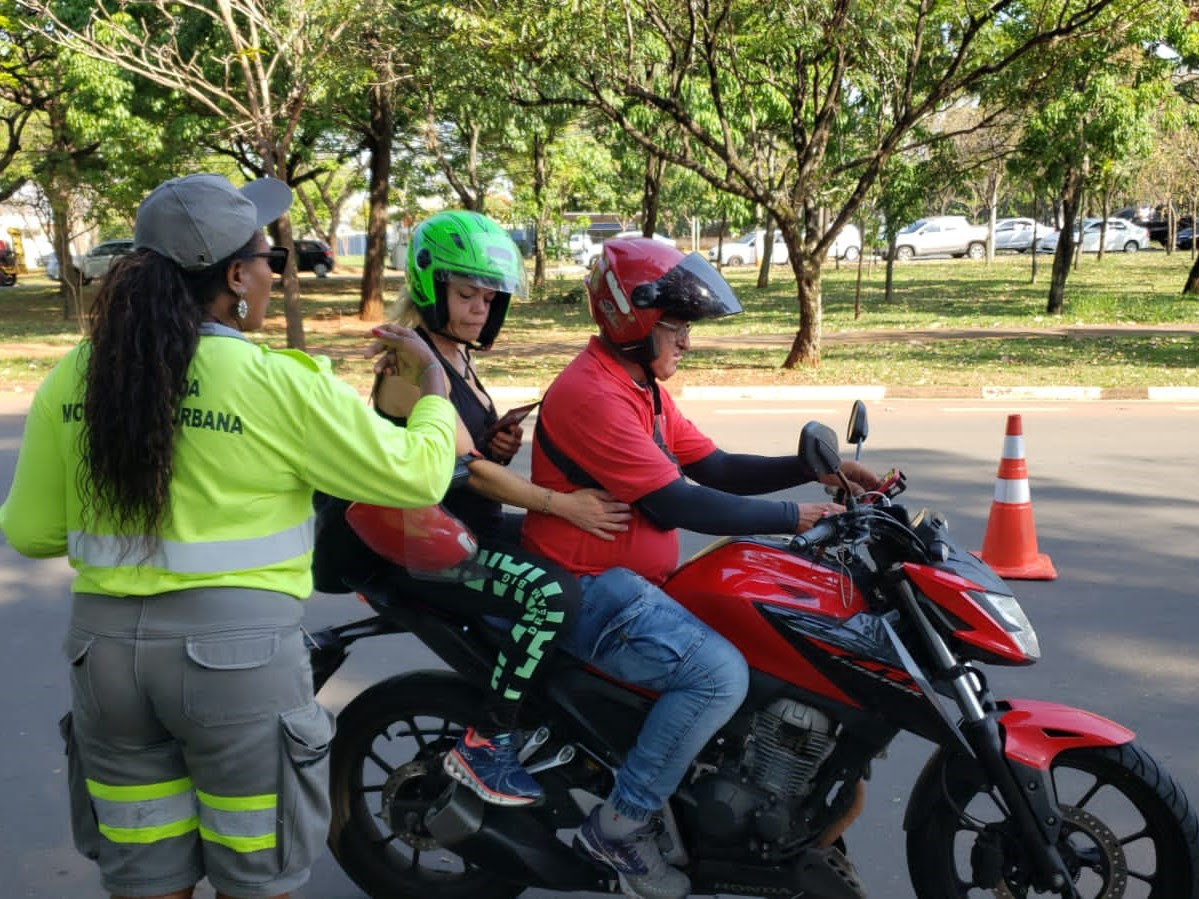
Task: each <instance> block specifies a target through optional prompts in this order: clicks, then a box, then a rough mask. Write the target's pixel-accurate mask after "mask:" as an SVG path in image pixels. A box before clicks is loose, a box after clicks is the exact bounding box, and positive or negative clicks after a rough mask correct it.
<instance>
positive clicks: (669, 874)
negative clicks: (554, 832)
mask: <svg viewBox="0 0 1199 899" xmlns="http://www.w3.org/2000/svg"><path fill="white" fill-rule="evenodd" d="M599 810H600V806H598V805H597V806H596V807H595V808H594V809H592V810H591V814H590V815H588V816H587V820H586V821H584V822H583V826H582V827H580V828H579V835H578V837H577V840H578V842H579V843H580V844H581V845H582V847H583V848H584V849H586V850H587V852H588V853H589V854H590V855H591V857H592V858H594V859H595V860H596V861H597V862H602V863H603V864H605V865H607V866H608V867H610V868H612V870H614V871H615V872H616V874H617V876H618V877H619V878H620V888H621V890H623V891H624V894H625V895H626V896H635V897H639V899H683V897H685V896H687V895H689V894H690V892H691V880H690V879H689V878H688V877H687V875H686V874H684V873H683V872H682V871H680V870H679V869H678V868H672V867H671V866H670V865H668V864H666V860H665V859H663V858H662V850H661V849H660V848H659V847H658V840H657V835H658V827H657V825H656V823H655V822H653V821H651V822H650V823H649V824H646V825H645V827H642V828H641V829H639V830H635V831H633V832H632V833H631V834H629V835H628V836H627V837H623V838H621V839H619V840H614V839H611V838H610V837H606V836H604V833H603V830H601V829H600V822H599Z"/></svg>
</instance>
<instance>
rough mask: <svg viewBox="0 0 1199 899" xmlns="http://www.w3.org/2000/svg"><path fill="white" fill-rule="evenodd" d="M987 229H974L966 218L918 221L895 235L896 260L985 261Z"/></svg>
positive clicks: (949, 216) (952, 216) (979, 227)
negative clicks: (965, 258)
mask: <svg viewBox="0 0 1199 899" xmlns="http://www.w3.org/2000/svg"><path fill="white" fill-rule="evenodd" d="M988 233H989V230H988V228H987V226H986V225H972V224H970V222H969V221H968V220H967V219H966V217H965V216H963V215H937V216H932V217H930V218H923V219H917V220H916V221H914V222H912V223H911V224H910V225H905V226H904V227H903V228H900V229H899V233H898V234H896V235H895V258H896V259H900V260H906V259H912V258H913V257H916V256H938V255H949V256H953V257H955V258H959V257H962V256H969V257H970V258H971V259H982V258H983V257H985V256H986V255H987V235H988Z"/></svg>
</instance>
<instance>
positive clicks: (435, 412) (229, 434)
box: [0, 326, 457, 598]
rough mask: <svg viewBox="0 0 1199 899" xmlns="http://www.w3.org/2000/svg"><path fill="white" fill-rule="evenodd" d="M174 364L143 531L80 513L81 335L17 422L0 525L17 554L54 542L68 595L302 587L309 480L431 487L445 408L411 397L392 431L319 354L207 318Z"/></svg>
mask: <svg viewBox="0 0 1199 899" xmlns="http://www.w3.org/2000/svg"><path fill="white" fill-rule="evenodd" d="M203 333H204V336H202V337H201V339H200V343H199V348H198V349H197V351H196V355H195V357H194V358H193V360H192V363H191V366H190V368H189V370H188V377H187V390H186V395H185V397H184V400H183V404H182V408H181V409H180V411H179V417H178V427H177V431H176V437H175V450H174V453H175V455H174V475H173V478H172V481H171V486H170V505H169V508H168V512H167V517H166V519H165V520H164V522H163V526H162V530H161V533H160V534H159V535H158V536H159V539H158V540H157V541H150V540H147V539H146V538H145V535H125V536H122V535H118V534H117V533H116V530H115V529H114V528H113V526H112V524H111V522H110V521H109V520H108V517H107V516H105V515H103V514H101V515H100V516H99V517H98V520H95V521H92V520H85V516H84V509H83V502H82V499H81V496H80V490H79V483H78V477H77V474H78V472H79V459H80V446H79V438H80V434H81V431H82V424H83V405H82V404H83V397H84V380H83V376H84V374H85V372H86V368H87V358H88V354H89V352H90V344H88V343H87V342H84V343H82V344H81V345H80V346H79V347H76V348H75V349H74V350H72V351H71V352H70V353H69V354H68V355H67V356H66V357H65V358H64V359H63V360H62V361H61V362H60V363H59V364H58V365H57V366H55V368H54V370H53V371H52V372H51V373H50V374H49V375H48V376H47V378H46V380H45V381H44V382H43V383H42V385H41V386H40V387H39V389H38V391H37V395H36V396H35V398H34V401H33V405H32V407H31V409H30V412H29V417H28V420H27V422H26V426H25V436H24V439H23V441H22V444H21V450H20V455H19V457H18V460H17V468H16V474H15V476H14V479H13V485H12V490H11V491H10V493H9V495H8V498H7V499H6V500H5V502H4V504H3V505H2V506H0V530H2V531H3V532H4V535H5V537H6V538H7V539H8V542H9V543H10V544H11V545H12V547H13V548H14V549H16V550H17V551H18V552H20V553H23V554H25V555H27V556H33V557H37V558H44V557H50V556H59V555H64V554H65V555H66V556H67V557H68V559H69V560H70V563H71V565H72V566H73V567H74V568H75V570H76V572H77V577H76V578H75V581H74V583H73V585H72V589H73V590H75V591H76V592H86V593H100V594H107V595H114V596H151V595H154V594H157V593H163V592H167V591H172V590H183V589H190V588H195V587H214V586H216V587H228V586H236V587H250V588H257V589H263V590H273V591H277V592H281V593H287V594H290V595H293V596H296V597H300V598H304V597H306V596H308V594H309V593H311V592H312V576H311V573H310V570H309V568H310V564H311V558H312V544H313V533H312V531H313V527H312V491H313V489H314V488H315V489H318V490H323V491H324V492H326V493H329V494H331V495H333V496H339V497H344V498H346V499H355V500H363V501H366V502H370V503H376V504H379V505H390V506H400V507H417V506H427V505H431V504H433V503H436V502H438V501H440V500H441V498H442V496H443V495H444V494H445V491H446V488H447V487H448V486H449V482H450V477H451V475H452V473H453V468H454V458H455V451H454V431H455V425H456V422H457V416H456V414H455V412H454V407H453V406H452V405H451V404H450V403H449V401H448V400H445V399H443V398H441V397H435V396H429V397H424V398H422V399H421V400H420V401H419V402H418V403H417V404H416V406H415V407H414V408H413V410H412V415H411V416H410V417H409V419H408V426H407V427H406V428H399V427H396V426H395V425H393V424H391V423H390V422H388V421H386V420H384V419H382V418H380V417H379V416H378V415H376V414H375V413H374V412H373V411H372V410H371V409H370V408H369V407H368V406H367V405H366V404H365V403H364V402H363V401H362V399H361V398H360V397H359V396H358V394H357V393H356V392H355V391H354V390H353V388H351V387H350V386H349V385H347V384H345V383H344V382H342V381H340V380H338V379H337V378H336V377H334V376H333V374H332V373H331V372H330V371H329V369H328V365H327V360H326V364H321V363H320V362H318V361H317V360H315V359H313V358H312V357H310V356H307V355H305V354H303V353H300V352H298V351H293V350H281V351H274V350H269V349H266V348H264V347H260V346H257V345H256V344H253V343H251V342H250V341H248V340H246V339H245V338H244V337H242V336H241V335H240V334H239V333H238V332H236V331H233V330H231V329H228V328H223V327H220V326H207V327H206V328H205V330H204V332H203Z"/></svg>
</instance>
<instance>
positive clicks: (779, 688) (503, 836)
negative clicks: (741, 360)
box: [313, 403, 1199, 899]
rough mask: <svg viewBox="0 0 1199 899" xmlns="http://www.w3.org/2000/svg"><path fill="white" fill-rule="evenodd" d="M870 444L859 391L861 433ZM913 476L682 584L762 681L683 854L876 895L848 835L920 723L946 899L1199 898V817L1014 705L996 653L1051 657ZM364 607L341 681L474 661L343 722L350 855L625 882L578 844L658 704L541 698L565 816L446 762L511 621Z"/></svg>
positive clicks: (1139, 760) (422, 867) (584, 678)
mask: <svg viewBox="0 0 1199 899" xmlns="http://www.w3.org/2000/svg"><path fill="white" fill-rule="evenodd" d="M865 436H866V413H865V408H864V407H863V406H862V405H861V404H860V403H859V404H856V405H855V407H854V413H853V414H852V416H851V421H850V433H849V440H850V442H851V443H856V444H858V447H859V449H860V447H861V442H862V441H863V440H864V439H865ZM799 450H800V453H801V455H802V457H803V458H804V459H805V461H806V462H807V463H808V464H809V465H810V466H811V467H812V468H813V469H814V470H815V471H816V472H818V473H822V474H826V473H836V472H838V469H839V453H838V447H837V438H836V435H835V434H834V433H833V432H832V431H831V430H830V429H829V428H828V427H826V426H824V425H821V424H818V423H815V422H813V423H810V424H808V425H807V426H805V427H804V429H803V432H802V435H801V437H800V447H799ZM842 483H843V484H844V487H845V490H846V491H848V484H847V483H845V481H844V478H842ZM903 487H904V481H903V477H902V475H898V474H895V475H893V476H891V477H889V478H888V479H887V481H886V484H885V486H884V488H883V489H881V490H880V491H879V492H877V493H875V494H871V495H867V496H865V497H861V498H859V499H857V500H855V499H853V498H848V499H846V500H845V502H846V505H847V509H846V511H845V512H844V513H842V514H839V515H836V516H831V517H828V518H825V519H823V520H822V521H821V522H819V523H818V524H817V525H816V526H815V527H814V528H812V529H811V530H810V531H808V532H807V533H805V534H803V535H802V536H798V537H794V538H770V537H758V538H725V539H722V540H718V541H717V542H715V543H713V544H712V545H711V546H710V547H709V548H708V549H706V550H705V551H704V552H702V553H700V554H699V555H697V556H696V557H695V558H693V559H691V560H690V561H688V562H686V563H685V564H684V565H682V566H681V567H680V568H679V569H678V570H677V571H676V572H675V573H674V575H673V576H672V577H671V578H670V580H669V581H668V582H667V584H666V586H665V589H666V590H667V592H668V593H670V595H671V596H673V597H674V598H675V599H677V600H678V601H679V602H680V603H682V604H683V605H685V606H686V607H687V608H688V609H690V610H691V611H692V612H694V613H695V614H696V615H697V616H699V617H700V618H702V619H703V620H704V621H706V622H708V623H709V624H710V625H711V626H712V627H713V628H715V629H716V630H717V631H719V632H720V633H722V634H723V635H725V636H726V637H727V638H728V639H729V640H731V641H732V642H733V643H734V644H736V645H737V646H738V647H739V648H740V649H741V651H742V653H744V655H745V657H746V659H747V660H748V661H749V665H750V668H751V684H750V689H749V695H748V697H747V698H746V700H745V703H744V705H743V706H742V708H741V709H740V711H739V712H738V714H737V715H736V716H734V718H733V719H732V720H730V721H729V723H728V724H727V725H726V726H725V728H724V729H723V730H722V731H721V732H720V733H718V734H717V735H716V736H715V737H714V738H713V739H712V741H711V742H710V743H709V744H708V746H706V747H705V748H704V750H703V752H702V753H701V754H700V755H699V757H698V758H697V759H696V760H695V763H694V765H693V768H692V771H691V774H690V775H689V776H688V777H687V778H686V779H685V780H684V782H683V786H681V787H680V789H679V791H678V792H677V793H676V794H675V796H674V797H673V798H672V799H671V801H670V803H669V806H668V807H667V808H666V809H665V811H664V814H663V820H662V822H661V824H662V832H661V836H660V841H661V844H662V846H663V850H664V852H665V853H666V854H667V858H668V860H669V861H671V862H672V863H673V864H675V865H677V866H679V867H680V868H682V869H683V870H685V871H686V872H687V873H688V874H689V875H690V877H691V882H692V889H693V891H694V893H695V894H697V895H704V894H715V893H721V894H736V895H747V896H786V897H821V899H860V897H863V896H865V895H866V894H865V892H864V889H863V888H862V886H861V884H860V882H859V881H858V879H857V877H856V874H855V872H854V868H853V866H852V865H850V864H849V862H848V858H847V849H846V844H845V840H844V838H843V835H844V834H845V832H846V830H847V829H848V827H849V826H850V824H851V823H852V822H853V820H854V819H855V818H856V817H857V816H858V814H859V813H860V812H861V810H862V807H863V805H864V802H865V786H864V784H865V781H866V780H867V779H868V778H869V774H870V764H871V760H872V759H874V758H875V757H876V756H878V755H880V754H881V753H883V752H884V751H885V750H886V748H887V746H888V744H889V743H890V742H891V741H892V739H893V738H894V737H895V736H896V735H897V734H898V733H899V732H900V731H909V732H911V733H914V734H917V735H919V736H921V737H923V738H925V739H927V740H930V741H932V742H933V743H935V744H936V745H937V750H936V751H935V752H934V754H933V755H932V757H931V758H930V759H929V761H928V763H927V764H926V765H925V767H924V770H923V772H922V773H921V774H920V776H919V778H918V779H917V781H916V784H915V786H914V787H913V789H912V792H911V795H910V797H909V799H908V806H907V814H906V817H905V820H904V828H905V830H906V831H907V859H908V868H909V874H910V876H911V880H912V885H913V887H914V889H915V892H916V895H917V896H919V897H920V899H959V897H967V896H977V895H980V894H984V895H994V896H999V897H1027V896H1032V895H1051V896H1065V897H1077V899H1081V897H1087V899H1115V897H1125V896H1127V897H1151V899H1199V821H1197V820H1196V816H1195V813H1194V811H1193V809H1192V808H1191V806H1190V804H1189V802H1188V800H1187V798H1186V796H1185V795H1183V793H1182V791H1181V789H1180V788H1179V787H1178V785H1177V784H1176V783H1175V782H1174V781H1173V780H1172V779H1171V778H1170V776H1169V775H1168V774H1167V773H1166V772H1165V771H1164V770H1163V769H1162V768H1161V766H1160V765H1158V764H1157V762H1155V761H1154V760H1153V758H1152V757H1150V756H1149V754H1148V753H1147V752H1145V750H1143V749H1142V748H1141V747H1140V746H1138V745H1137V744H1136V743H1134V742H1133V738H1134V735H1133V733H1132V732H1131V731H1129V730H1127V729H1126V728H1124V727H1121V726H1120V725H1118V724H1115V723H1113V722H1111V721H1108V720H1106V719H1104V718H1101V717H1099V716H1098V715H1094V714H1092V713H1090V712H1086V711H1082V710H1080V709H1074V708H1070V707H1067V706H1061V705H1056V704H1054V703H1048V702H1036V701H1032V700H1023V699H998V698H996V697H994V696H992V694H991V692H990V691H989V689H988V687H987V681H986V677H985V676H984V674H983V671H982V670H981V668H980V667H979V666H980V664H993V665H1029V664H1032V663H1033V662H1035V661H1036V660H1037V658H1038V657H1039V654H1040V651H1039V647H1038V645H1037V638H1036V635H1035V633H1034V632H1033V629H1032V626H1031V625H1030V624H1029V621H1028V619H1027V618H1026V617H1025V615H1024V612H1023V611H1022V610H1021V608H1020V605H1019V604H1018V603H1017V601H1016V599H1015V597H1013V596H1012V593H1011V590H1010V588H1009V587H1008V585H1007V584H1005V583H1004V582H1003V581H1002V580H1001V579H1000V578H999V577H998V576H997V575H995V573H994V572H992V571H991V570H990V569H989V568H988V567H987V566H986V565H985V564H983V563H982V562H981V561H979V560H978V559H976V558H974V557H973V556H971V555H969V554H968V553H965V552H962V551H960V550H959V549H958V548H957V547H956V546H955V545H954V543H953V541H952V540H951V539H950V536H949V531H948V527H947V524H946V522H945V519H944V518H942V517H941V516H939V515H937V514H934V513H928V512H924V511H921V512H919V513H911V512H909V510H907V509H906V508H905V507H903V506H902V505H899V504H897V503H893V502H892V500H893V499H894V497H895V496H896V495H898V493H899V492H900V491H902V489H903ZM364 598H365V599H366V600H367V601H368V602H369V603H371V605H372V606H373V607H374V608H375V609H376V610H377V611H378V612H379V614H378V616H377V617H375V618H372V619H369V620H367V621H362V622H357V623H354V624H350V625H345V626H342V627H338V628H332V629H329V630H327V631H323V632H319V633H317V634H314V635H313V637H314V641H315V646H314V650H313V666H314V671H315V672H316V678H317V683H318V686H319V684H321V683H323V682H324V681H325V680H326V679H327V678H328V677H329V676H330V675H331V674H332V672H333V671H335V670H336V668H337V666H338V665H339V664H340V662H341V660H342V659H344V657H345V653H346V649H347V647H348V646H349V644H350V643H352V642H354V641H355V640H357V639H360V638H362V637H364V636H373V635H376V634H385V633H396V632H410V633H412V634H414V635H416V636H417V637H419V638H420V639H421V640H422V641H423V642H424V643H425V644H426V645H427V646H429V647H430V648H431V649H432V650H433V651H434V652H435V653H437V655H438V656H440V658H441V659H442V660H444V661H445V663H446V664H447V665H448V666H449V668H450V669H452V670H450V671H417V672H410V673H406V674H401V675H397V676H395V677H392V678H389V679H387V680H385V681H383V682H381V683H378V684H375V685H374V686H372V687H370V688H369V689H367V690H366V691H364V692H363V693H362V694H360V695H359V696H358V697H357V698H355V699H354V700H353V701H352V702H351V703H350V704H349V705H348V706H346V708H345V710H344V711H343V712H342V713H341V715H340V716H339V718H338V722H337V737H336V739H335V741H334V744H333V749H332V765H331V778H332V784H331V790H332V798H333V815H334V818H333V825H332V829H331V834H330V846H331V847H332V850H333V852H334V854H335V856H336V857H337V860H338V861H339V862H340V864H341V866H342V867H343V868H344V869H345V871H346V873H347V874H349V876H350V877H351V878H353V880H354V881H355V883H357V884H358V885H359V886H360V887H361V888H362V889H363V890H364V891H365V892H367V893H368V894H369V895H371V896H374V897H402V899H427V897H433V896H436V897H439V899H446V897H451V899H467V897H491V899H494V897H513V896H516V895H518V894H519V893H521V892H522V891H523V890H524V889H526V888H527V887H530V886H537V887H541V888H545V889H550V890H562V891H572V890H588V891H595V892H616V891H618V890H619V889H620V887H619V885H618V884H617V883H616V881H615V878H614V877H613V875H612V873H611V872H610V871H609V870H608V869H606V868H603V867H600V866H597V865H596V864H595V863H594V862H593V861H592V860H591V859H590V858H589V857H588V856H587V855H586V853H584V852H581V851H579V850H577V849H576V848H575V847H574V846H573V845H572V842H571V835H570V831H572V830H573V829H575V828H577V827H578V826H579V825H581V824H582V822H583V819H584V818H585V817H586V815H587V813H588V811H589V810H590V808H591V807H592V806H593V805H594V804H596V803H598V802H600V801H602V799H603V798H604V797H606V796H607V795H608V792H609V790H610V788H611V785H612V772H613V770H614V769H615V768H616V767H617V766H618V765H619V764H620V761H621V758H622V757H623V754H624V752H625V751H626V749H627V747H629V746H631V745H632V743H633V741H634V739H635V737H636V735H637V731H638V728H639V727H640V724H641V720H642V718H643V717H644V714H645V712H646V710H647V709H648V707H649V705H650V703H651V701H652V696H650V695H647V694H646V693H645V692H644V691H642V690H639V689H635V688H631V687H629V686H627V685H624V684H621V683H618V682H614V681H613V680H611V679H609V678H607V677H605V676H604V675H603V674H602V673H601V672H599V671H596V670H593V669H590V668H588V667H587V666H585V665H583V664H582V663H580V662H578V661H575V660H573V659H570V658H566V657H559V658H558V659H557V660H556V661H555V663H554V665H555V669H554V671H553V672H552V674H551V676H549V677H547V678H545V683H546V687H545V688H544V690H543V691H542V692H540V693H539V694H537V695H534V696H530V697H529V698H528V699H527V701H526V704H525V714H526V715H527V717H528V719H529V720H528V722H527V725H528V727H529V730H530V732H531V734H532V736H531V737H530V739H529V741H528V743H527V745H526V746H525V748H524V752H523V756H522V757H523V759H524V761H525V764H526V766H527V768H528V770H529V771H530V772H532V773H533V774H534V776H535V777H537V779H538V780H539V782H540V783H541V785H542V787H543V789H544V791H545V794H546V802H545V803H544V804H543V805H540V806H537V807H525V808H518V809H513V808H501V807H497V806H488V805H484V804H483V803H482V802H481V801H480V800H479V799H478V798H477V797H476V796H475V795H474V794H473V793H471V792H470V791H468V790H466V789H465V788H461V787H459V786H457V785H456V784H455V783H454V782H452V781H451V780H449V778H448V777H447V776H446V775H445V774H444V773H443V772H442V757H443V755H444V754H445V752H446V751H447V750H448V749H450V748H451V747H452V746H453V745H454V743H455V741H456V740H457V739H458V736H459V734H460V733H461V732H462V731H463V730H464V728H465V727H466V725H467V724H469V723H470V722H471V720H472V717H473V715H474V714H475V712H476V710H477V709H478V708H479V707H480V705H481V699H480V697H481V696H482V694H483V689H484V684H485V680H486V677H487V676H488V674H489V672H490V670H491V660H492V659H493V658H494V654H495V646H496V640H495V637H496V634H497V632H498V630H497V628H498V627H502V626H503V622H493V621H486V620H480V621H463V620H461V619H454V618H451V617H449V616H447V615H446V614H445V613H444V612H443V611H441V610H439V609H438V608H437V604H436V600H435V598H434V599H431V600H429V601H427V602H426V601H424V600H422V599H421V598H420V597H404V598H401V600H400V601H396V600H397V598H396V597H384V596H376V597H372V596H366V597H364ZM560 656H564V654H560ZM863 857H864V858H865V856H863Z"/></svg>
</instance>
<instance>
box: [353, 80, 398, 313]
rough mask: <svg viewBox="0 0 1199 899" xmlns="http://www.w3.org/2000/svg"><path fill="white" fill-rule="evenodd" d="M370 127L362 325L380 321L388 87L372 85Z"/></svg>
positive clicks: (391, 119)
mask: <svg viewBox="0 0 1199 899" xmlns="http://www.w3.org/2000/svg"><path fill="white" fill-rule="evenodd" d="M369 102H370V125H369V126H368V131H367V134H366V141H365V143H366V148H367V151H368V152H369V153H370V176H371V181H370V193H369V200H368V204H369V205H368V207H367V216H366V258H365V259H364V260H363V263H362V287H361V299H360V300H359V301H358V317H359V318H360V319H362V321H364V322H377V321H382V320H383V314H384V306H385V301H384V299H383V273H384V272H383V270H384V267H385V266H386V264H387V194H388V186H389V184H390V182H391V139H392V133H393V132H394V131H395V111H394V109H393V108H392V104H391V93H390V90H389V88H388V87H387V86H385V85H382V84H375V85H372V86H371V89H370V95H369Z"/></svg>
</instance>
